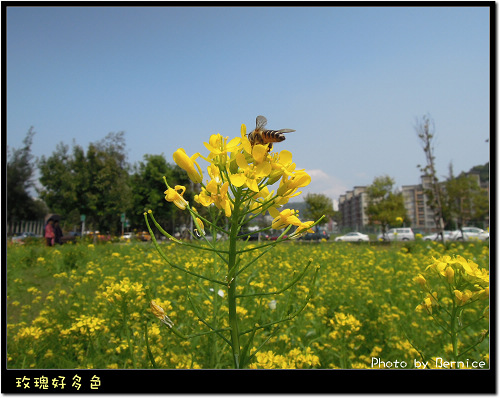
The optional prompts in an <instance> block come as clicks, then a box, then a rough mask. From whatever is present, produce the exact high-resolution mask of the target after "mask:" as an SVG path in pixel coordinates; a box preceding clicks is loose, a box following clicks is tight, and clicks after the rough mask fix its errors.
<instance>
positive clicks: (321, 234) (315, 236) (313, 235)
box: [300, 231, 330, 241]
mask: <svg viewBox="0 0 500 398" xmlns="http://www.w3.org/2000/svg"><path fill="white" fill-rule="evenodd" d="M300 239H304V240H317V241H320V240H321V239H325V240H328V239H330V235H328V233H327V232H326V231H315V232H310V233H308V234H305V235H304V236H302V237H301V238H300Z"/></svg>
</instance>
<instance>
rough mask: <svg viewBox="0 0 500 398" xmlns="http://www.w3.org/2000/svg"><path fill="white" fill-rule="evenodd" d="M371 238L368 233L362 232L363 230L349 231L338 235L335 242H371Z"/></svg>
mask: <svg viewBox="0 0 500 398" xmlns="http://www.w3.org/2000/svg"><path fill="white" fill-rule="evenodd" d="M369 241H370V238H369V237H368V235H365V234H362V233H361V232H349V233H348V234H346V235H343V236H337V237H336V238H335V242H369Z"/></svg>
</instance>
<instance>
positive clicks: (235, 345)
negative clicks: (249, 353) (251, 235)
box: [227, 190, 240, 369]
mask: <svg viewBox="0 0 500 398" xmlns="http://www.w3.org/2000/svg"><path fill="white" fill-rule="evenodd" d="M239 196H240V190H238V195H236V196H235V206H234V212H233V214H232V217H231V229H230V233H229V257H228V260H229V261H228V275H236V271H237V270H236V267H237V266H238V264H237V252H236V241H237V238H238V231H239V229H240V225H239V205H240V203H239V199H240V198H239ZM227 283H228V290H227V296H228V307H229V326H230V328H231V346H232V349H233V360H234V367H235V368H236V369H239V368H240V334H239V328H238V314H237V313H236V276H235V277H234V278H228V281H227Z"/></svg>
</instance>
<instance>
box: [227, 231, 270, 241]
mask: <svg viewBox="0 0 500 398" xmlns="http://www.w3.org/2000/svg"><path fill="white" fill-rule="evenodd" d="M249 234H250V235H249ZM278 236H279V235H276V238H277V237H278ZM238 238H240V239H242V240H249V241H250V240H259V233H258V232H252V231H240V232H239V233H238ZM261 238H264V235H262V236H261ZM266 238H267V236H266ZM217 239H218V238H217Z"/></svg>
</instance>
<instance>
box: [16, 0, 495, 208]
mask: <svg viewBox="0 0 500 398" xmlns="http://www.w3.org/2000/svg"><path fill="white" fill-rule="evenodd" d="M489 18H490V9H489V8H487V7H174V8H161V7H137V8H134V7H110V8H108V7H87V8H79V7H8V8H7V145H8V146H9V147H14V148H19V147H21V146H22V140H23V138H24V137H25V135H26V132H27V131H28V129H29V127H30V126H34V130H35V131H36V135H35V137H34V142H33V147H32V151H33V154H34V155H35V156H41V155H45V156H49V155H50V154H51V153H52V152H53V151H54V150H55V149H56V145H57V144H58V143H59V142H64V143H65V144H68V145H70V146H72V143H73V142H76V143H77V144H78V145H81V146H82V147H84V148H85V149H86V148H87V145H88V143H89V142H95V141H98V140H101V139H102V138H104V137H105V135H106V134H107V133H109V132H118V131H125V138H126V141H127V154H128V161H129V162H130V163H132V164H133V163H135V162H137V161H140V160H142V158H143V155H144V154H160V153H163V154H164V155H165V157H166V158H167V160H168V161H170V162H173V160H172V153H173V152H174V151H175V150H176V149H177V148H179V147H182V148H184V149H185V150H186V152H187V153H188V154H192V153H195V152H202V153H204V152H205V151H206V150H205V148H204V146H203V142H204V141H208V138H209V137H210V135H211V134H215V133H220V134H222V135H224V136H229V137H234V136H236V135H239V133H240V125H241V124H242V123H244V124H246V125H247V128H248V131H251V129H252V128H253V127H254V125H255V117H256V116H257V115H260V114H262V115H264V116H266V117H267V119H268V127H269V128H275V129H281V128H292V129H295V130H296V132H294V133H291V134H288V135H287V139H286V141H284V142H283V143H280V144H277V145H276V147H275V148H276V149H278V145H279V149H288V150H290V151H291V152H292V153H293V156H294V161H295V162H296V164H297V167H298V168H304V169H306V170H307V171H308V172H309V173H310V174H311V176H312V183H311V185H310V186H309V188H308V189H306V190H304V191H305V192H315V193H324V194H326V195H328V196H330V197H331V198H332V199H334V200H337V199H338V196H339V195H341V194H343V193H344V192H345V191H346V190H350V189H352V188H353V187H354V186H360V185H369V184H371V183H372V182H373V179H374V178H375V177H377V176H382V175H389V176H391V177H393V178H394V179H395V181H396V185H397V186H399V187H400V186H402V185H411V184H416V183H418V182H419V175H420V173H419V171H418V169H417V167H416V166H417V164H422V163H424V162H425V157H424V153H423V151H422V149H421V147H420V145H419V142H418V139H417V137H416V133H415V129H414V125H415V120H416V118H419V117H422V116H423V115H425V114H429V115H430V116H431V117H432V119H433V120H434V122H435V127H436V147H435V155H436V161H437V169H438V174H439V176H442V177H444V176H446V175H447V174H448V166H449V164H450V162H452V163H453V167H454V170H455V172H460V171H462V170H469V169H470V168H471V167H472V166H475V165H478V164H484V163H486V162H487V161H489V143H486V142H485V140H486V139H488V138H489V132H490V43H489V40H490V26H489ZM73 140H74V141H73Z"/></svg>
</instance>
